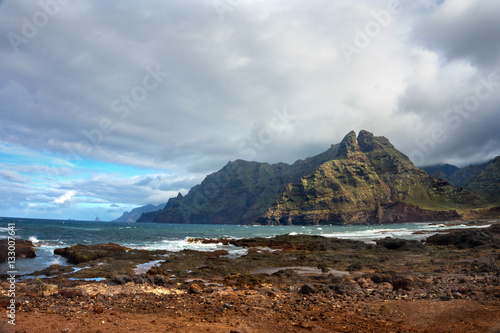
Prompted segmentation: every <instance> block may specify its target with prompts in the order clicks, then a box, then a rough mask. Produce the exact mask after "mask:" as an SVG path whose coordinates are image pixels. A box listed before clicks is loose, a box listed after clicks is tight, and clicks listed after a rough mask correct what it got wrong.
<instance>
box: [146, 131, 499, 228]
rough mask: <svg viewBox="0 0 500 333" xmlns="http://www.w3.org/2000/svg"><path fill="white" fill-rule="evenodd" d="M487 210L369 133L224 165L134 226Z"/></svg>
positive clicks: (415, 217)
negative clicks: (308, 153)
mask: <svg viewBox="0 0 500 333" xmlns="http://www.w3.org/2000/svg"><path fill="white" fill-rule="evenodd" d="M453 169H454V168H453V167H452V166H450V167H447V168H446V170H447V171H448V172H450V173H451V172H452V171H453ZM441 172H443V173H444V171H442V170H441ZM456 172H458V171H457V170H455V172H454V173H456ZM445 175H446V174H445ZM488 177H489V176H488V175H485V176H484V177H483V178H478V179H477V181H476V183H478V184H483V183H484V182H487V181H488V180H489V179H490V178H488ZM490 206H491V205H488V203H487V202H486V201H485V200H484V199H483V198H481V197H480V196H478V195H477V194H474V193H472V192H470V191H468V190H466V189H464V188H461V187H457V186H453V185H451V184H449V183H448V182H446V181H444V180H441V179H438V178H435V177H432V176H429V175H428V174H427V173H426V172H425V171H423V170H421V169H418V168H416V167H415V166H414V165H413V163H412V162H411V161H410V159H409V158H408V157H407V156H405V155H404V154H403V153H401V152H400V151H398V150H397V149H396V148H395V147H394V146H393V145H392V144H391V143H390V142H389V140H388V139H386V138H384V137H375V136H373V134H372V133H370V132H367V131H360V132H359V135H358V136H357V137H356V133H355V132H354V131H351V132H350V133H349V134H348V135H347V136H346V137H345V138H344V139H343V140H342V142H341V143H340V144H336V145H332V146H331V147H330V148H329V149H328V150H327V151H325V152H324V153H321V154H319V155H317V156H314V157H310V158H306V159H305V160H298V161H296V162H295V163H293V164H291V165H290V164H286V163H277V164H268V163H258V162H248V161H243V160H236V161H234V162H228V163H227V164H226V165H225V166H224V167H223V168H222V169H221V170H219V171H217V172H215V173H212V174H210V175H208V176H207V177H206V178H205V179H204V180H203V181H202V182H201V184H199V185H196V186H194V187H193V188H192V189H191V190H190V191H189V192H188V193H187V194H186V195H185V196H183V195H182V194H180V193H179V195H178V196H177V197H175V198H171V199H170V200H169V201H168V202H167V204H166V205H165V208H164V209H162V210H160V211H155V212H150V213H144V214H142V216H141V217H140V218H139V219H138V220H137V222H157V223H201V224H205V223H209V224H252V223H259V224H271V225H276V224H295V225H310V224H369V223H400V222H417V221H431V220H436V221H437V220H450V219H459V218H472V217H478V216H483V215H484V214H485V212H488V213H489V214H490V215H491V216H493V215H495V214H498V212H497V211H496V210H491V211H489V210H488V209H489V208H490ZM483 213H484V214H483ZM481 214H483V215H481ZM490 215H488V216H490Z"/></svg>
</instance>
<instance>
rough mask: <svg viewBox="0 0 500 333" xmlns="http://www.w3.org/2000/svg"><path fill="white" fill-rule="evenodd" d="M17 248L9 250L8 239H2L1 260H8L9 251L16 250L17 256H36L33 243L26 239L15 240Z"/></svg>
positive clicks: (0, 242)
mask: <svg viewBox="0 0 500 333" xmlns="http://www.w3.org/2000/svg"><path fill="white" fill-rule="evenodd" d="M14 246H15V250H14V251H9V242H8V239H0V262H5V261H7V258H8V252H15V257H16V258H35V257H36V253H35V250H34V248H33V243H32V242H31V241H27V240H24V239H16V240H15V245H14Z"/></svg>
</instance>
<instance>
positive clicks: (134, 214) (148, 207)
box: [111, 204, 165, 222]
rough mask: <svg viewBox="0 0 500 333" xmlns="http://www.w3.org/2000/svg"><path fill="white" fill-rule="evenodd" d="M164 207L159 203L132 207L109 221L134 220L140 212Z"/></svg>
mask: <svg viewBox="0 0 500 333" xmlns="http://www.w3.org/2000/svg"><path fill="white" fill-rule="evenodd" d="M164 207H165V204H161V205H158V206H154V205H146V206H142V207H137V208H134V209H132V210H131V211H130V212H124V213H123V214H122V216H120V217H119V218H117V219H115V220H113V221H111V222H135V221H137V219H138V218H140V217H141V215H142V214H144V213H148V212H155V211H158V210H160V209H162V208H164Z"/></svg>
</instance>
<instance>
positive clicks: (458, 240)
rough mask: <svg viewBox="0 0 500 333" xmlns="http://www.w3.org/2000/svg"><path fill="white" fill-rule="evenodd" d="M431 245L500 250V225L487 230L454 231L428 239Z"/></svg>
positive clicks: (427, 241)
mask: <svg viewBox="0 0 500 333" xmlns="http://www.w3.org/2000/svg"><path fill="white" fill-rule="evenodd" d="M426 243H427V244H430V245H454V246H456V247H457V248H459V249H469V248H473V247H478V246H483V247H491V248H494V249H500V224H495V225H493V226H491V227H489V228H486V229H469V230H452V231H449V232H447V233H444V234H437V235H433V236H430V237H428V238H427V239H426Z"/></svg>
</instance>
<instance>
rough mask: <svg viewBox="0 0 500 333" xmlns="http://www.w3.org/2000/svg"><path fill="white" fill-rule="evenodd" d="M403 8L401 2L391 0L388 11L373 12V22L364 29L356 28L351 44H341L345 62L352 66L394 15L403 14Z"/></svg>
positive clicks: (371, 14) (371, 13)
mask: <svg viewBox="0 0 500 333" xmlns="http://www.w3.org/2000/svg"><path fill="white" fill-rule="evenodd" d="M402 12H403V7H402V5H401V3H400V1H399V0H390V1H389V2H388V3H387V9H382V10H379V11H375V10H373V11H371V12H370V16H371V17H372V18H373V19H372V20H370V21H368V22H366V24H365V25H364V27H363V28H359V27H358V26H355V27H354V37H353V39H352V42H351V43H347V42H342V43H340V50H341V51H342V54H343V55H344V59H345V61H346V62H347V63H348V64H350V63H351V62H352V58H353V56H355V55H357V54H360V53H361V51H362V50H363V49H365V48H367V47H368V46H369V45H370V44H371V42H372V40H373V39H375V38H377V37H378V36H379V35H380V34H381V33H382V31H383V29H384V28H387V27H388V26H389V25H390V24H391V22H392V19H393V16H394V15H398V14H401V13H402Z"/></svg>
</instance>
